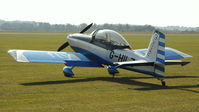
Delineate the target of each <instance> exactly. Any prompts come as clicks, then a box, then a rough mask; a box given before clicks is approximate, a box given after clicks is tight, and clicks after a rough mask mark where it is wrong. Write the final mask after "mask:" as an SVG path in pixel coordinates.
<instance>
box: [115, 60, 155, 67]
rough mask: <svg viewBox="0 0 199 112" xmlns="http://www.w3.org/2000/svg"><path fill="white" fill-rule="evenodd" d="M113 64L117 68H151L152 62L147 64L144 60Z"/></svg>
mask: <svg viewBox="0 0 199 112" xmlns="http://www.w3.org/2000/svg"><path fill="white" fill-rule="evenodd" d="M113 64H115V65H118V66H117V67H119V66H151V65H153V64H154V62H147V61H145V60H138V61H126V62H114V63H113Z"/></svg>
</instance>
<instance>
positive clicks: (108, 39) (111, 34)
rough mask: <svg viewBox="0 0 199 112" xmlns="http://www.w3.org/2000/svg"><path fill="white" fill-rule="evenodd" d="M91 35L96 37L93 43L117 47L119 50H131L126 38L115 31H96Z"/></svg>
mask: <svg viewBox="0 0 199 112" xmlns="http://www.w3.org/2000/svg"><path fill="white" fill-rule="evenodd" d="M91 35H94V36H93V39H92V41H97V42H100V43H102V44H108V45H111V46H114V47H116V48H117V49H118V48H119V49H120V48H121V49H124V48H131V47H130V45H129V43H128V42H127V41H126V40H125V39H124V37H123V36H122V35H120V34H119V33H117V32H115V31H113V30H108V29H103V30H96V31H94V32H92V33H91Z"/></svg>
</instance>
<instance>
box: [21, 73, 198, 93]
mask: <svg viewBox="0 0 199 112" xmlns="http://www.w3.org/2000/svg"><path fill="white" fill-rule="evenodd" d="M151 78H153V77H119V78H117V77H116V78H112V77H95V78H84V79H72V80H58V81H43V82H30V83H21V85H24V86H36V85H50V84H68V83H78V82H89V81H100V80H101V81H109V82H116V83H120V84H127V85H136V86H140V88H128V89H134V90H141V91H149V90H165V89H180V90H184V91H189V92H194V93H199V91H197V90H190V89H188V88H199V84H198V85H182V86H167V87H163V86H162V85H158V84H152V83H147V82H141V81H137V80H133V79H151ZM166 78H167V79H172V78H199V76H168V77H166Z"/></svg>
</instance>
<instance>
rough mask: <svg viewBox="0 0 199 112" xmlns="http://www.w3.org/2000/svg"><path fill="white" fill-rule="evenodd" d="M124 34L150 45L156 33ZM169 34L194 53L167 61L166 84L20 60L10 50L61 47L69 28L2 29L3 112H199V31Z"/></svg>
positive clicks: (132, 40) (129, 75)
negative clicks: (69, 74)
mask: <svg viewBox="0 0 199 112" xmlns="http://www.w3.org/2000/svg"><path fill="white" fill-rule="evenodd" d="M123 36H124V37H125V38H126V39H127V40H128V41H129V43H130V44H131V45H132V47H133V48H134V49H138V48H146V47H148V43H149V40H150V37H151V34H150V33H143V34H142V33H126V34H125V33H123ZM166 36H167V38H166V43H167V44H166V46H169V47H172V48H175V49H178V50H180V51H183V52H185V53H187V54H190V55H192V56H193V58H187V59H184V60H187V61H191V62H192V63H191V64H189V65H187V66H185V67H181V66H169V67H166V75H167V78H166V80H165V81H166V82H167V85H168V86H169V87H166V88H165V87H162V86H161V85H160V81H158V80H156V79H154V78H153V77H150V76H147V75H144V74H140V73H135V72H130V71H126V70H120V74H119V76H117V77H116V78H114V79H113V78H112V77H111V76H110V75H108V73H107V71H106V69H105V68H75V69H74V72H75V74H76V78H66V77H64V75H63V74H62V68H63V67H64V65H63V64H43V63H17V62H15V61H14V60H13V59H12V57H11V56H9V55H8V54H7V50H9V49H29V50H56V49H57V48H58V47H59V46H60V45H61V44H62V43H64V42H65V41H66V38H65V37H66V34H65V33H24V32H22V33H20V32H19V33H18V32H0V112H58V111H59V112H62V111H65V112H133V111H135V112H199V34H166ZM65 51H72V50H71V49H70V48H67V49H65Z"/></svg>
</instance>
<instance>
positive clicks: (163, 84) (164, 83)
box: [158, 78, 166, 87]
mask: <svg viewBox="0 0 199 112" xmlns="http://www.w3.org/2000/svg"><path fill="white" fill-rule="evenodd" d="M158 80H160V81H161V84H162V86H164V87H166V82H165V81H164V79H161V78H158Z"/></svg>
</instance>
